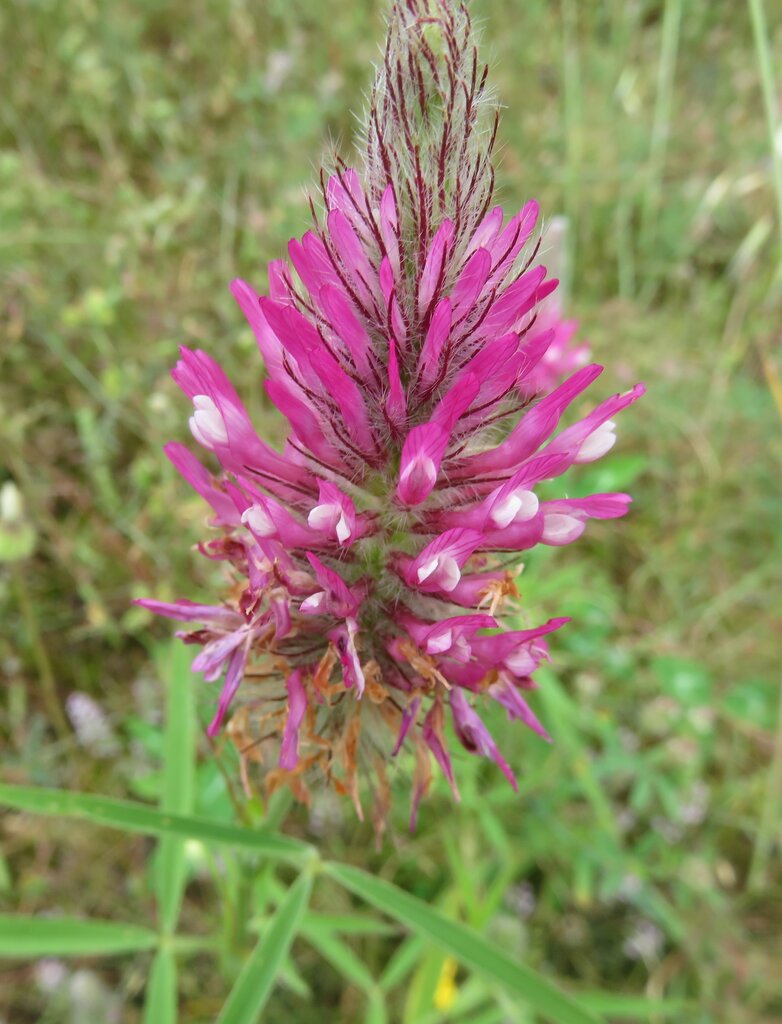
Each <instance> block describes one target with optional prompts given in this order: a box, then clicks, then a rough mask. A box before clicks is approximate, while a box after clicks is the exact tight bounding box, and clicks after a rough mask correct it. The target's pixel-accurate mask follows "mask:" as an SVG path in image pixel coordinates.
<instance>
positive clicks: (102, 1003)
mask: <svg viewBox="0 0 782 1024" xmlns="http://www.w3.org/2000/svg"><path fill="white" fill-rule="evenodd" d="M69 995H70V997H71V1015H70V1021H71V1024H120V1022H121V1020H122V1016H121V1015H122V1003H121V1002H120V999H119V997H118V996H117V995H115V994H114V993H113V992H112V991H111V989H110V988H109V987H108V986H107V985H105V984H104V983H103V981H102V979H101V978H100V977H99V976H98V975H97V974H96V973H95V971H87V970H81V971H76V973H75V974H74V975H73V977H72V978H71V983H70V985H69Z"/></svg>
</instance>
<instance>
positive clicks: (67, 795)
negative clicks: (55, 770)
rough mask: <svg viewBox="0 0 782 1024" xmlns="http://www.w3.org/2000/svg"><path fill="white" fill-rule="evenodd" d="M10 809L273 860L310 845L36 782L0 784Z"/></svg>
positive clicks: (298, 854)
mask: <svg viewBox="0 0 782 1024" xmlns="http://www.w3.org/2000/svg"><path fill="white" fill-rule="evenodd" d="M2 805H5V806H6V807H14V808H16V809H17V810H20V811H30V812H31V813H33V814H43V815H51V816H54V817H59V818H75V819H77V820H80V821H90V822H92V823H93V824H95V825H105V826H106V827H108V828H118V829H122V830H123V831H125V832H140V833H142V834H143V835H151V836H164V835H176V836H184V837H185V838H188V839H201V840H203V842H205V843H221V844H226V845H228V846H232V847H237V846H238V847H241V848H242V849H244V850H252V851H253V852H254V853H260V854H263V855H264V856H266V857H270V858H273V859H274V860H282V861H289V862H290V863H292V864H300V863H301V861H302V860H303V859H307V858H309V857H311V856H312V854H313V851H314V847H312V846H310V845H309V843H304V842H301V840H298V839H289V838H288V837H286V836H276V835H271V834H269V833H268V832H264V831H261V830H259V829H249V828H240V827H239V826H236V825H223V824H221V823H220V822H216V821H209V820H208V819H207V818H198V817H194V816H191V815H182V814H169V813H167V812H166V811H160V810H158V809H157V808H155V807H147V806H146V805H145V804H141V803H137V802H136V801H133V800H114V799H111V798H109V797H102V796H92V795H90V794H87V793H72V792H69V791H68V790H65V789H45V788H42V787H38V786H12V785H6V784H4V783H0V806H2Z"/></svg>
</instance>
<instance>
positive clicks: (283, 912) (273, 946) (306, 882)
mask: <svg viewBox="0 0 782 1024" xmlns="http://www.w3.org/2000/svg"><path fill="white" fill-rule="evenodd" d="M311 890H312V874H311V872H309V871H304V872H303V873H302V874H301V875H299V877H298V878H297V879H296V881H295V882H294V883H293V885H292V886H291V888H290V889H289V890H288V892H287V894H286V896H285V899H284V900H283V901H282V903H281V904H280V905H279V907H278V908H277V910H276V912H275V914H274V916H273V917H272V919H271V922H270V924H269V927H268V929H267V930H266V932H265V934H264V935H262V936H261V938H260V940H259V942H258V944H257V946H256V947H255V950H254V951H253V952H252V954H251V955H250V957H249V959H248V960H247V962H246V963H245V965H244V967H243V968H242V972H241V974H240V975H239V977H238V978H237V979H236V984H235V985H234V987H233V989H232V990H231V993H230V995H229V996H228V1000H227V1002H226V1004H225V1006H224V1007H223V1010H222V1013H221V1014H220V1017H219V1018H218V1022H217V1024H254V1022H255V1021H258V1020H260V1017H261V1011H262V1010H263V1008H264V1006H265V1005H266V1001H267V999H268V998H269V996H270V994H271V991H272V989H273V988H274V983H275V981H276V980H277V975H278V973H279V971H280V968H281V967H282V964H283V961H284V960H285V957H286V956H287V955H288V950H289V949H290V947H291V944H292V942H293V940H294V938H295V936H296V932H297V930H298V927H299V923H300V922H301V919H302V917H303V916H304V912H305V911H306V909H307V903H308V901H309V896H310V891H311Z"/></svg>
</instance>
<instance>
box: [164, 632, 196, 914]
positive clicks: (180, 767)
mask: <svg viewBox="0 0 782 1024" xmlns="http://www.w3.org/2000/svg"><path fill="white" fill-rule="evenodd" d="M161 661H163V659H161ZM165 661H166V662H167V665H166V668H167V676H168V700H167V708H166V734H165V756H164V770H163V798H162V801H161V810H163V811H170V812H172V813H175V814H189V813H191V812H192V810H193V801H194V792H195V790H194V782H195V713H194V708H193V678H192V674H191V672H190V658H189V654H188V651H187V648H186V647H184V645H183V644H180V643H176V644H171V645H170V646H169V648H168V657H167V658H166V659H165ZM185 873H186V865H185V840H184V839H182V838H180V837H179V836H174V835H165V836H163V838H162V840H161V843H160V848H159V851H158V860H157V871H156V877H155V883H156V884H155V889H156V895H157V900H158V907H159V908H160V924H161V927H162V929H163V931H164V932H165V933H167V934H170V933H172V932H173V931H174V929H175V928H176V923H177V919H178V918H179V910H180V907H181V905H182V896H183V894H184V888H185V881H186V877H185Z"/></svg>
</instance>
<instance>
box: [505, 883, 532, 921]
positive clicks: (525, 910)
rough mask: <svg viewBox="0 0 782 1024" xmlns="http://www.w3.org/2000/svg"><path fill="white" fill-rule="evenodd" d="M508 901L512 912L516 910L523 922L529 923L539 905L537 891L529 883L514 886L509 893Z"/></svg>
mask: <svg viewBox="0 0 782 1024" xmlns="http://www.w3.org/2000/svg"><path fill="white" fill-rule="evenodd" d="M507 901H508V904H509V906H510V908H511V910H514V911H515V912H516V913H517V914H518V915H519V917H520V918H521V919H522V920H523V921H529V919H530V918H531V917H532V915H533V914H534V913H535V907H536V906H537V904H538V900H537V897H536V896H535V890H534V889H533V887H532V885H531V884H530V883H529V882H521V883H520V884H519V885H514V886H513V888H512V889H510V890H509V891H508V897H507Z"/></svg>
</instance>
